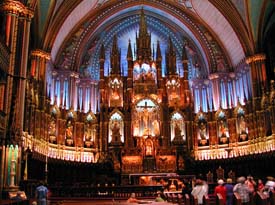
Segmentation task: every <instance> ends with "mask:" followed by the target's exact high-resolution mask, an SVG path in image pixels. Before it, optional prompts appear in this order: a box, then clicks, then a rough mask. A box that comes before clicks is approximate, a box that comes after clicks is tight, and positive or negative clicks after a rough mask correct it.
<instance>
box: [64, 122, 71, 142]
mask: <svg viewBox="0 0 275 205" xmlns="http://www.w3.org/2000/svg"><path fill="white" fill-rule="evenodd" d="M65 137H66V142H67V144H68V145H72V144H73V125H72V122H71V120H68V122H67V128H66V131H65Z"/></svg>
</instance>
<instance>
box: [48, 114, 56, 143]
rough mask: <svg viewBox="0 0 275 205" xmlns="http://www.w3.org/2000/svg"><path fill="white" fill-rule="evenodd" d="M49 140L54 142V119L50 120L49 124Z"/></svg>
mask: <svg viewBox="0 0 275 205" xmlns="http://www.w3.org/2000/svg"><path fill="white" fill-rule="evenodd" d="M49 140H50V142H55V141H56V123H55V119H51V121H50V124H49Z"/></svg>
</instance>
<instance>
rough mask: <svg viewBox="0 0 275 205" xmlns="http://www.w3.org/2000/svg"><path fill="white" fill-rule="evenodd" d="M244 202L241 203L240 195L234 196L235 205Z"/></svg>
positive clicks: (235, 194)
mask: <svg viewBox="0 0 275 205" xmlns="http://www.w3.org/2000/svg"><path fill="white" fill-rule="evenodd" d="M241 204H242V201H241V197H240V195H239V194H238V193H236V192H235V193H234V195H233V205H241Z"/></svg>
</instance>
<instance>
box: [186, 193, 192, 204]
mask: <svg viewBox="0 0 275 205" xmlns="http://www.w3.org/2000/svg"><path fill="white" fill-rule="evenodd" d="M184 204H185V205H191V201H190V196H189V195H188V194H185V195H184Z"/></svg>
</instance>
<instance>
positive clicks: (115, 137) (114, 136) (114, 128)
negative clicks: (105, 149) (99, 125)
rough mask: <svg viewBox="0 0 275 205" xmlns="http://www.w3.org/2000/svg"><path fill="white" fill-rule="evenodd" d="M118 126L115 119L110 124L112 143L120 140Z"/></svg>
mask: <svg viewBox="0 0 275 205" xmlns="http://www.w3.org/2000/svg"><path fill="white" fill-rule="evenodd" d="M120 136H121V135H120V127H119V124H118V122H117V121H114V122H113V126H112V143H119V142H121V140H120Z"/></svg>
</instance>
